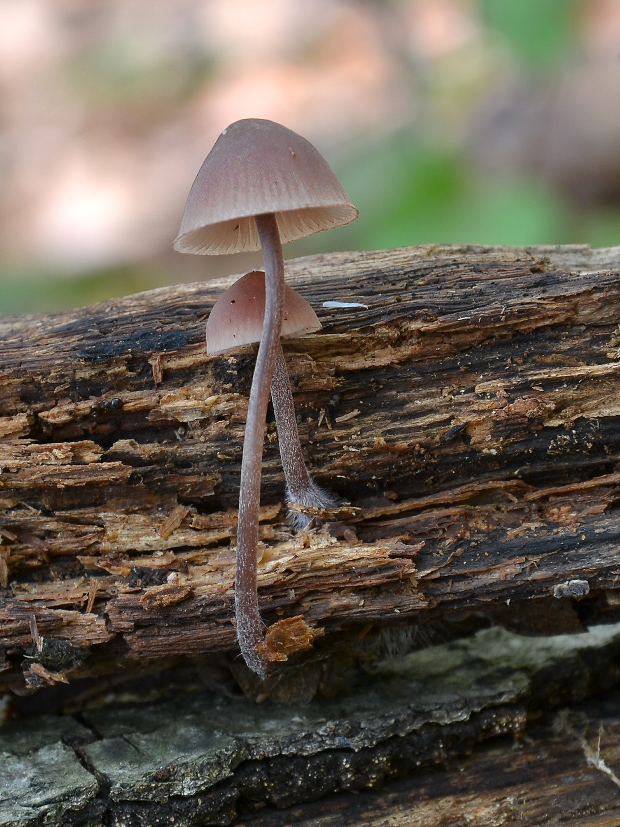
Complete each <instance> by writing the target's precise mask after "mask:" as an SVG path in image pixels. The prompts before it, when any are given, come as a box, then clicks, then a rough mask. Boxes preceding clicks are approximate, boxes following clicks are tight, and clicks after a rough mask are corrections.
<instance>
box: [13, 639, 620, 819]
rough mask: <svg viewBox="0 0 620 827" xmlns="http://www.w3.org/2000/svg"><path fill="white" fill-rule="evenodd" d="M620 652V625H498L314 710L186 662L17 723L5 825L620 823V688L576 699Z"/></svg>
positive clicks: (611, 671)
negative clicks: (259, 700) (236, 688)
mask: <svg viewBox="0 0 620 827" xmlns="http://www.w3.org/2000/svg"><path fill="white" fill-rule="evenodd" d="M619 654H620V629H619V627H618V626H615V627H609V626H607V627H599V628H598V629H597V630H595V631H593V632H590V633H588V634H586V635H571V636H566V637H556V638H552V639H550V640H548V641H547V640H543V639H538V640H534V641H531V640H529V639H526V638H518V637H516V636H514V635H511V634H509V633H507V632H505V631H503V630H500V629H490V630H485V631H483V632H481V633H479V634H478V635H476V636H475V637H474V638H470V639H467V640H464V641H458V642H453V643H451V644H447V645H444V646H439V647H434V648H431V649H427V650H424V651H420V652H415V653H413V654H412V655H409V656H408V657H406V658H404V659H401V660H399V661H398V662H393V661H392V662H390V661H388V662H384V663H383V664H381V665H379V666H378V668H377V669H376V670H375V673H374V674H373V675H366V676H365V679H364V680H363V681H360V682H359V683H358V685H356V686H355V687H353V688H351V689H349V691H348V692H347V693H346V695H345V696H340V697H334V698H330V699H321V700H315V701H313V703H312V704H310V705H309V706H307V707H305V708H302V709H295V710H291V709H290V708H287V707H282V706H281V705H278V704H275V703H273V702H270V701H267V702H265V703H264V704H261V705H257V704H255V703H253V702H251V701H248V700H247V699H245V698H240V697H238V696H235V695H234V694H233V693H232V692H231V691H230V687H228V686H226V687H224V690H225V691H222V688H221V687H220V688H219V689H214V688H213V687H211V688H208V687H205V685H204V675H202V678H203V679H202V680H201V676H200V675H198V674H194V675H193V676H190V675H189V674H188V673H187V672H185V673H184V674H179V675H177V680H176V683H175V682H174V681H172V682H169V683H168V684H167V685H166V686H163V687H162V686H160V687H159V688H158V687H155V686H153V685H152V684H151V685H148V684H146V683H144V684H142V685H139V684H135V685H134V686H133V687H132V691H127V687H124V690H125V691H123V692H122V693H118V692H114V691H112V692H108V693H103V694H101V693H100V694H99V695H97V696H96V697H94V698H93V697H91V698H90V699H87V698H82V701H81V703H80V705H79V707H77V714H76V713H74V714H69V713H65V714H63V715H55V716H52V715H45V716H40V717H38V718H34V719H33V718H30V719H26V720H23V719H22V720H18V721H13V722H10V723H8V724H5V725H4V726H0V766H2V773H0V824H2V825H3V827H40V826H41V825H58V826H59V827H60V826H61V825H62V827H72V826H73V827H78V825H81V827H84V825H88V827H103V825H106V827H152V825H155V824H166V825H179V827H190V825H193V826H195V827H198V825H200V827H207V825H220V827H222V825H227V824H236V825H241V824H243V825H246V827H250V825H252V827H289V825H292V824H296V825H297V824H299V825H306V827H312V825H316V826H317V827H318V825H334V826H335V825H338V827H340V826H341V825H342V827H346V826H347V825H355V827H357V825H360V827H372V826H373V825H377V827H378V825H384V824H386V819H388V820H389V823H390V824H395V825H403V827H404V825H411V827H414V825H420V826H421V827H422V825H429V824H433V825H445V827H448V825H461V824H476V825H483V826H484V827H500V825H506V824H513V823H514V824H562V825H565V826H566V825H573V824H574V825H575V827H577V825H579V827H583V825H585V824H587V825H592V827H594V826H595V825H596V826H597V827H599V825H603V824H605V825H612V824H617V823H618V818H619V816H620V798H619V796H618V785H620V781H618V778H617V776H616V773H617V772H618V762H619V759H620V755H619V750H618V746H617V736H618V730H619V729H620V727H619V725H618V710H619V708H620V698H619V696H618V693H617V691H616V692H615V693H614V692H613V691H612V692H611V693H608V694H607V695H606V696H603V697H602V698H601V699H599V703H598V705H596V706H595V705H593V704H592V703H591V704H590V706H589V707H584V706H579V705H576V702H578V701H579V700H580V699H582V698H584V697H585V696H587V695H588V694H589V693H590V692H592V691H594V690H597V689H598V690H601V689H604V688H605V687H606V686H609V685H610V683H613V682H614V681H617V680H618V673H619V670H618V665H617V664H618V655H619ZM89 701H90V702H89ZM558 704H562V705H565V704H570V706H568V707H566V706H563V707H562V708H561V709H559V710H558V708H557V705H558ZM526 725H527V737H524V736H525V727H526ZM502 736H503V737H502ZM468 753H471V754H469V755H467V754H468ZM425 768H426V769H425ZM398 778H402V779H403V780H402V781H400V782H397V783H394V779H398ZM390 782H391V783H390ZM383 785H387V786H385V787H383V788H382V786H383ZM368 790H371V791H373V790H374V791H375V792H370V793H369V792H365V791H368ZM352 792H355V793H358V795H356V796H351V795H350V793H352ZM337 793H349V795H347V796H343V795H337ZM261 810H264V812H263V813H261ZM584 817H585V820H582V819H584ZM588 818H590V819H591V820H588Z"/></svg>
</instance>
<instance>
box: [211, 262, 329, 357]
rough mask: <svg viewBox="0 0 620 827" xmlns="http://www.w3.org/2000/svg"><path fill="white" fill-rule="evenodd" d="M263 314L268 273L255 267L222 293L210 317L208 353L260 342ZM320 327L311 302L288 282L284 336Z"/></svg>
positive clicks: (283, 326) (311, 330)
mask: <svg viewBox="0 0 620 827" xmlns="http://www.w3.org/2000/svg"><path fill="white" fill-rule="evenodd" d="M264 316H265V274H264V273H263V272H262V270H252V272H251V273H246V274H245V276H242V277H241V278H240V279H238V280H237V281H236V282H235V283H234V284H233V285H231V287H229V288H228V290H226V292H225V293H222V295H221V296H220V297H219V299H218V300H217V301H216V303H215V304H214V305H213V309H212V310H211V313H210V314H209V318H208V319H207V353H208V354H209V356H217V355H218V354H219V353H225V352H226V351H227V350H234V349H237V348H240V347H243V345H252V344H255V343H256V342H260V339H261V335H262V332H263V318H264ZM321 327H322V325H321V322H320V321H319V320H318V318H317V315H316V313H315V312H314V310H313V309H312V308H311V307H310V305H309V304H308V302H307V301H306V300H305V299H304V298H302V297H301V296H300V295H299V293H297V292H296V291H295V290H293V288H292V287H289V286H288V284H286V285H285V286H284V316H283V319H282V333H281V336H283V337H286V336H289V337H290V336H303V334H304V333H312V332H313V331H315V330H320V329H321Z"/></svg>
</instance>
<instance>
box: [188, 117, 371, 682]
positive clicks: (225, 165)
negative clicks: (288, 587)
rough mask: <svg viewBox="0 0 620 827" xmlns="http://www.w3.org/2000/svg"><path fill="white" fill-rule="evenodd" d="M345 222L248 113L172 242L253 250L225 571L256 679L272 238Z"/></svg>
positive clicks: (283, 134) (277, 287)
mask: <svg viewBox="0 0 620 827" xmlns="http://www.w3.org/2000/svg"><path fill="white" fill-rule="evenodd" d="M355 218H357V210H356V209H355V207H354V206H353V205H352V204H351V201H350V200H349V198H348V196H347V194H346V193H345V191H344V189H343V187H342V185H341V184H340V182H339V181H338V179H337V178H336V176H335V174H334V172H333V170H332V169H331V167H330V166H329V165H328V163H327V162H326V161H325V159H324V158H323V157H322V155H320V153H319V152H318V151H317V150H316V149H315V148H314V147H313V146H312V144H310V143H309V142H308V141H306V140H305V138H302V137H301V136H299V135H297V134H296V133H295V132H292V131H291V130H290V129H287V128H286V127H284V126H281V125H280V124H276V123H273V121H266V120H260V119H257V118H248V119H246V120H242V121H236V122H235V123H233V124H231V125H230V126H229V127H228V128H227V129H225V130H224V132H222V134H221V135H220V137H219V138H218V139H217V141H216V143H215V145H214V147H213V149H212V150H211V152H210V153H209V154H208V155H207V157H206V158H205V161H204V163H203V165H202V167H201V168H200V170H199V172H198V175H197V176H196V179H195V181H194V183H193V184H192V188H191V190H190V193H189V196H188V198H187V204H186V206H185V213H184V215H183V219H182V221H181V228H180V230H179V235H178V236H177V238H176V240H175V242H174V247H175V249H176V250H178V251H179V252H181V253H196V254H203V255H218V254H223V253H237V252H243V251H251V250H258V249H259V248H262V251H263V260H264V263H265V282H266V301H265V318H264V323H263V332H262V336H261V341H260V346H259V349H258V356H257V358H256V367H255V370H254V378H253V381H252V388H251V391H250V401H249V405H248V414H247V420H246V428H245V439H244V443H243V457H242V462H241V486H240V491H239V522H238V526H237V564H236V575H235V613H236V621H237V637H238V640H239V645H240V647H241V652H242V654H243V657H244V660H245V662H246V663H247V665H248V666H249V667H250V668H251V669H253V670H254V671H255V672H256V673H258V674H259V675H261V676H265V674H266V671H265V664H264V662H263V660H262V658H261V656H260V654H259V653H258V652H257V650H256V646H257V645H258V644H259V643H260V642H261V640H262V639H263V637H264V634H263V625H262V621H261V618H260V614H259V611H258V597H257V591H256V575H257V549H258V510H259V503H260V478H261V465H262V457H263V441H264V436H265V418H266V414H267V405H268V402H269V390H270V384H271V378H272V376H273V371H274V367H275V362H276V355H277V348H278V343H279V339H280V331H281V327H282V314H283V305H284V260H283V257H282V242H287V241H293V240H295V239H297V238H304V237H306V236H308V235H312V234H313V233H316V232H319V231H320V230H327V229H331V228H332V227H338V226H341V225H342V224H348V223H349V222H350V221H353V220H354V219H355ZM251 584H253V586H252V585H251Z"/></svg>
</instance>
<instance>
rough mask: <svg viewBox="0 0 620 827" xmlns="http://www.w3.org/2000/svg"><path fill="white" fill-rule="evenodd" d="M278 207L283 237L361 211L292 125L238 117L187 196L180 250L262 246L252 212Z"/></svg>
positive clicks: (228, 250)
mask: <svg viewBox="0 0 620 827" xmlns="http://www.w3.org/2000/svg"><path fill="white" fill-rule="evenodd" d="M264 213H275V216H276V221H277V223H278V229H279V231H280V239H281V241H282V242H283V243H284V242H287V241H294V240H295V239H297V238H305V236H308V235H312V234H313V233H318V232H320V231H321V230H329V229H331V228H332V227H340V226H341V225H342V224H348V223H349V222H351V221H353V220H354V219H356V218H357V215H358V213H357V210H356V209H355V207H354V206H353V204H352V203H351V201H350V200H349V197H348V195H347V194H346V192H345V191H344V189H343V187H342V184H341V183H340V181H339V180H338V179H337V178H336V175H335V173H334V171H333V170H332V168H331V167H330V166H329V164H328V163H327V161H326V160H325V158H323V156H322V155H321V154H320V153H319V152H318V151H317V150H316V149H315V148H314V147H313V146H312V144H311V143H310V142H309V141H307V140H306V139H305V138H302V137H301V136H300V135H297V134H296V133H295V132H292V131H291V130H290V129H287V128H286V127H285V126H281V125H280V124H277V123H274V122H273V121H265V120H261V119H259V118H247V119H245V120H242V121H235V123H233V124H231V125H230V126H229V127H228V128H227V129H225V130H224V131H223V132H222V134H221V135H220V137H219V138H218V139H217V141H216V142H215V145H214V147H213V149H212V150H211V152H210V153H209V154H208V155H207V157H206V158H205V160H204V163H203V165H202V166H201V167H200V170H199V171H198V175H197V176H196V179H195V181H194V183H193V184H192V188H191V190H190V192H189V195H188V197H187V204H186V205H185V212H184V214H183V219H182V221H181V228H180V230H179V234H178V236H177V238H176V240H175V242H174V248H175V250H178V251H179V252H180V253H198V254H203V255H221V254H223V253H240V252H249V251H252V250H260V240H259V238H258V232H257V230H256V223H255V222H254V220H253V216H255V215H261V214H264Z"/></svg>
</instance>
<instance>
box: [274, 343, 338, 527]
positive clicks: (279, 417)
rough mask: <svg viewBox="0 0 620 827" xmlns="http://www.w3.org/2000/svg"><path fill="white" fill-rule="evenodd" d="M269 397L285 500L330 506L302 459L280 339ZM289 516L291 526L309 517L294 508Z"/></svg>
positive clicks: (332, 499)
mask: <svg viewBox="0 0 620 827" xmlns="http://www.w3.org/2000/svg"><path fill="white" fill-rule="evenodd" d="M271 399H272V401H273V412H274V414H275V418H276V426H277V428H278V442H279V443H280V457H281V458H282V468H283V469H284V476H285V477H286V496H287V500H288V502H289V503H290V502H295V503H298V504H299V505H301V506H304V505H309V506H313V507H315V508H330V507H333V506H334V505H336V503H337V499H336V498H335V497H334V496H333V495H332V494H330V493H329V492H328V491H324V490H323V489H322V488H320V487H319V486H318V485H317V484H316V483H315V482H314V480H313V479H312V477H311V476H310V474H309V473H308V469H307V468H306V463H305V462H304V457H303V454H302V452H301V443H300V442H299V431H298V430H297V420H296V418H295V407H294V404H293V394H292V393H291V383H290V381H289V376H288V371H287V369H286V362H285V361H284V353H283V351H282V345H281V344H280V343H278V349H277V353H276V363H275V368H274V371H273V378H272V380H271ZM290 519H291V522H292V523H293V525H294V526H295V528H303V527H304V526H306V525H308V523H309V522H310V517H307V516H306V515H305V514H300V513H298V512H292V513H291V514H290Z"/></svg>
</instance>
